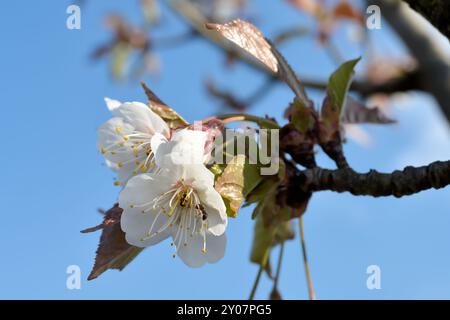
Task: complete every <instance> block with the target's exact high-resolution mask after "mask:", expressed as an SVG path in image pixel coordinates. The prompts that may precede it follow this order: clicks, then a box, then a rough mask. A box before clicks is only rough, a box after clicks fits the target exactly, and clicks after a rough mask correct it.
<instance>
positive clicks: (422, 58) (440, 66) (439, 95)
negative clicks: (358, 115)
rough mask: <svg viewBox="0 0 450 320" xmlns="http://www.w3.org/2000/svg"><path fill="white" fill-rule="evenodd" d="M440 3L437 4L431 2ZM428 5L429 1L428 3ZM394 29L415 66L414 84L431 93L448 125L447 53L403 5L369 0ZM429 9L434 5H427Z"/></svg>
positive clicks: (449, 75) (449, 61) (449, 81)
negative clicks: (412, 58)
mask: <svg viewBox="0 0 450 320" xmlns="http://www.w3.org/2000/svg"><path fill="white" fill-rule="evenodd" d="M433 2H440V1H433ZM428 3H429V1H428ZM368 4H375V5H378V6H379V7H380V8H381V13H382V15H383V17H384V18H386V20H387V21H388V22H389V24H390V25H391V26H392V27H393V28H394V30H395V31H396V32H397V34H398V35H399V36H400V38H401V39H402V40H403V42H404V43H405V45H406V46H407V47H408V49H409V51H410V52H411V54H412V55H413V56H414V58H416V60H417V63H418V70H417V75H416V76H415V80H416V81H415V82H416V84H417V85H418V89H421V90H424V91H426V92H428V93H430V94H431V95H432V96H433V97H434V98H435V99H436V101H437V102H438V104H439V105H440V107H441V110H442V112H443V114H444V115H445V117H446V118H447V120H448V121H449V122H450V54H449V52H445V51H444V50H443V49H442V48H441V46H440V44H439V42H438V40H437V39H436V38H435V37H434V35H433V34H432V32H431V30H430V28H428V26H427V23H426V21H425V20H424V19H421V18H420V16H419V15H418V14H417V13H415V12H414V11H413V10H411V8H409V7H408V5H406V4H405V3H401V2H400V1H396V0H369V1H368ZM430 7H433V5H431V4H430Z"/></svg>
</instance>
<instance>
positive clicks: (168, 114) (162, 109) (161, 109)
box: [141, 82, 189, 129]
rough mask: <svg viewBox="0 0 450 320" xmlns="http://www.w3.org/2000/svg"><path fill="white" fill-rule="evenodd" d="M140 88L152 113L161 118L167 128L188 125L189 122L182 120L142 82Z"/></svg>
mask: <svg viewBox="0 0 450 320" xmlns="http://www.w3.org/2000/svg"><path fill="white" fill-rule="evenodd" d="M141 86H142V88H143V89H144V92H145V94H146V95H147V98H148V102H149V105H150V108H151V109H152V111H153V112H155V113H156V114H158V115H159V116H160V117H161V118H163V120H164V121H166V123H167V125H168V126H169V128H171V129H177V128H180V127H181V128H182V127H186V126H188V125H189V122H187V121H186V120H184V119H183V118H182V117H181V116H180V115H179V114H178V113H177V112H176V111H175V110H173V109H172V108H171V107H169V106H168V105H167V104H165V103H164V102H163V101H162V100H161V99H159V98H158V96H157V95H156V94H155V93H154V92H153V91H152V90H150V88H149V87H147V85H146V84H145V83H144V82H141Z"/></svg>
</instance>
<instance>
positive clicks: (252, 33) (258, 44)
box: [206, 19, 278, 73]
mask: <svg viewBox="0 0 450 320" xmlns="http://www.w3.org/2000/svg"><path fill="white" fill-rule="evenodd" d="M206 28H208V29H212V30H217V31H218V32H219V33H220V34H221V35H222V36H223V37H225V38H226V39H228V40H230V41H231V42H233V43H235V44H236V45H237V46H239V47H240V48H242V49H244V50H245V51H247V52H248V53H249V54H251V55H252V56H253V57H255V58H256V59H258V60H259V61H260V62H261V63H262V64H263V65H265V66H266V67H267V68H269V69H270V70H271V71H272V72H273V73H277V72H278V61H277V59H276V58H275V56H274V55H273V53H272V48H271V45H270V44H269V43H268V42H267V41H266V39H265V38H264V35H263V34H262V33H261V31H259V30H258V28H256V27H255V26H254V25H253V24H251V23H249V22H247V21H244V20H240V19H237V20H233V21H231V22H228V23H225V24H217V23H207V24H206Z"/></svg>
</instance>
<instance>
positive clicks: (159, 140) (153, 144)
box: [150, 132, 167, 154]
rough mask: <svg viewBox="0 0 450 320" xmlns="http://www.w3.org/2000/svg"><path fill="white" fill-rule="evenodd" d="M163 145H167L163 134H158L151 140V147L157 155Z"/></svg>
mask: <svg viewBox="0 0 450 320" xmlns="http://www.w3.org/2000/svg"><path fill="white" fill-rule="evenodd" d="M163 143H167V139H166V137H164V136H163V135H162V134H161V133H159V132H156V133H155V134H154V135H153V137H152V139H151V140H150V146H151V148H152V151H153V153H154V154H156V152H157V150H158V148H159V146H160V145H161V144H163Z"/></svg>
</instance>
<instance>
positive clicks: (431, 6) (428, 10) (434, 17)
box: [403, 0, 450, 40]
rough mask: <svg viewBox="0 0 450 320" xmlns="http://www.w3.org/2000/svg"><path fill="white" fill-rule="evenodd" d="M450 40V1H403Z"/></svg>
mask: <svg viewBox="0 0 450 320" xmlns="http://www.w3.org/2000/svg"><path fill="white" fill-rule="evenodd" d="M403 1H404V2H406V3H407V4H409V6H410V7H411V8H412V9H414V10H416V11H417V12H419V13H420V14H421V15H422V16H424V17H425V18H426V19H427V20H428V21H429V22H430V23H431V24H432V25H433V26H434V27H435V28H436V29H438V30H439V31H440V32H441V33H442V34H443V35H444V36H446V37H447V39H449V40H450V1H448V0H403Z"/></svg>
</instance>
